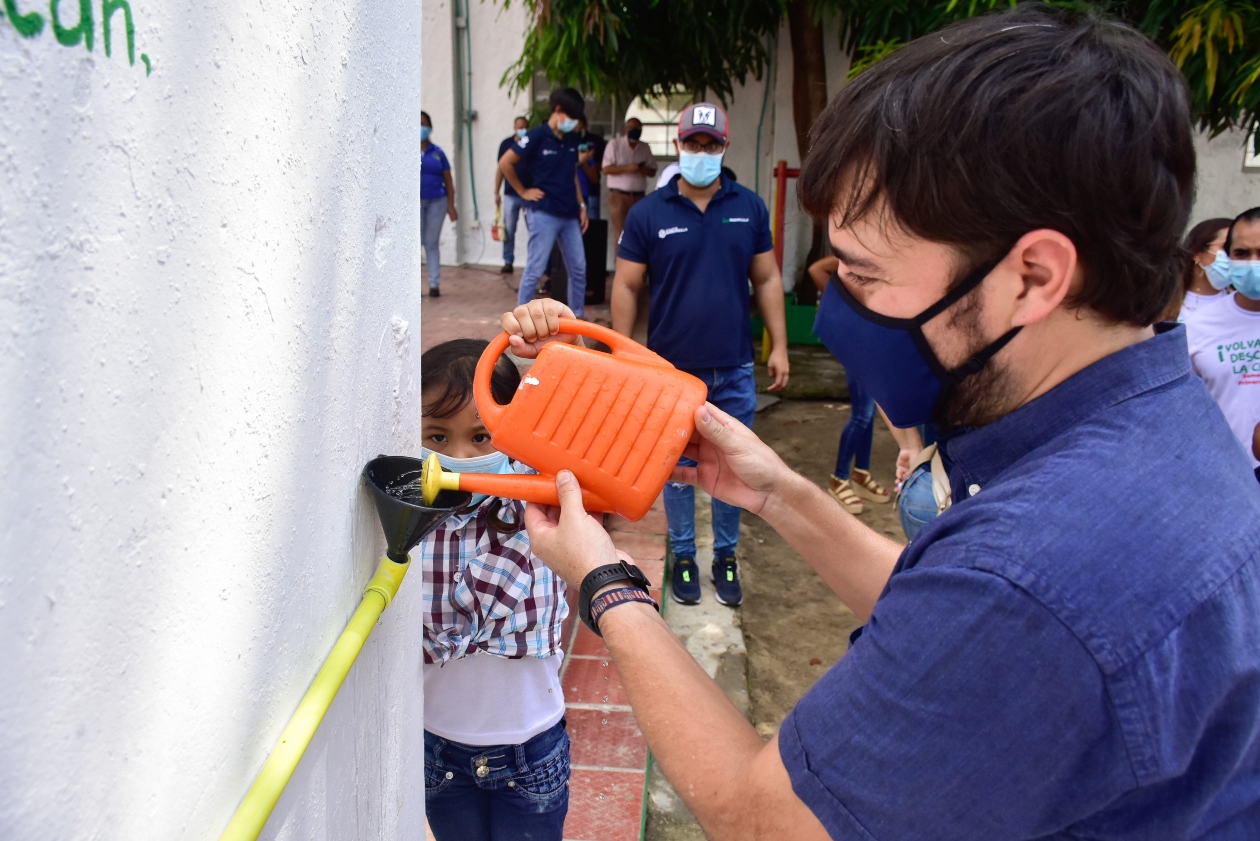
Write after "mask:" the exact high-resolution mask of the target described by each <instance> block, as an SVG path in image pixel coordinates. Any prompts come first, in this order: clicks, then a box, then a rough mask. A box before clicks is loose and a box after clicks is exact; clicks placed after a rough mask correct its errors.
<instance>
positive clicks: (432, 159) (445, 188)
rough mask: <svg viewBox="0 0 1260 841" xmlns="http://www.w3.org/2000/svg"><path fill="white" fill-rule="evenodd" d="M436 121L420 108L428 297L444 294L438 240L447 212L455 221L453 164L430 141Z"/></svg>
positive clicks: (422, 231)
mask: <svg viewBox="0 0 1260 841" xmlns="http://www.w3.org/2000/svg"><path fill="white" fill-rule="evenodd" d="M432 131H433V121H432V120H431V119H429V114H428V112H426V111H421V112H420V242H421V244H423V245H424V264H425V265H426V266H428V268H429V297H430V298H436V297H438V296H439V295H441V294H442V290H441V286H440V284H441V283H442V255H441V253H440V252H439V250H438V243H439V242H440V241H441V239H442V223H443V221H444V218H445V217H447V216H450V217H451V221H452V222H454V221H455V220H456V219H458V218H459V212H458V211H457V210H455V182H454V181H452V180H451V164H450V161H448V160H447V159H446V153H445V152H443V151H442V150H441V149H440V148H438V145H437V144H436V143H431V142H429V134H430V133H431V132H432Z"/></svg>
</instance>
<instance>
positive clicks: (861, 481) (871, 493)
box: [852, 467, 892, 502]
mask: <svg viewBox="0 0 1260 841" xmlns="http://www.w3.org/2000/svg"><path fill="white" fill-rule="evenodd" d="M852 475H853V487H854V488H857V489H858V490H859V491H861V492H862V493H863V494H864V495H865V496H867V497H869V498H870V499H872V500H874V501H875V502H888V501H889V500H890V499H892V494H890V493H889V492H888V489H887V488H885V487H884V486H883V485H881V484H880V483H879V482H876V481H875V477H873V476H871V474H870V471H867V470H861V469H859V468H857V467H855V468H853V474H852ZM863 477H865V478H863Z"/></svg>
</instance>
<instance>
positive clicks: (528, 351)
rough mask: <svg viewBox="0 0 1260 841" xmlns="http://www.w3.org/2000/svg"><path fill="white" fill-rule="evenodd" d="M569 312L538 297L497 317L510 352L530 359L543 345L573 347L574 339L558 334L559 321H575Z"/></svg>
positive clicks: (557, 303)
mask: <svg viewBox="0 0 1260 841" xmlns="http://www.w3.org/2000/svg"><path fill="white" fill-rule="evenodd" d="M576 317H577V316H575V315H574V314H573V310H571V309H569V308H568V307H566V306H565V305H564V304H562V303H560V302H559V301H556V300H553V299H551V298H538V299H536V300H533V301H530V302H529V303H528V304H522V305H521V306H519V307H517V308H516V309H514V310H512V311H511V312H505V313H503V315H501V316H499V326H500V327H502V328H503V331H504V332H505V333H507V334H508V335H509V336H510V338H509V339H508V345H509V346H510V347H511V348H512V353H514V354H516V355H517V356H519V357H521V358H522V359H533V358H534V357H536V356H538V351H540V350H542V346H543V345H545V344H547V342H567V343H569V344H574V343H576V342H577V341H578V337H577V336H575V335H574V334H572V333H561V332H560V319H561V318H576Z"/></svg>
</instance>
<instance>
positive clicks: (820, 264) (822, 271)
mask: <svg viewBox="0 0 1260 841" xmlns="http://www.w3.org/2000/svg"><path fill="white" fill-rule="evenodd" d="M838 268H840V258H839V257H837V256H836V255H834V254H829V255H827V256H826V257H823V258H822V259H821V260H815V261H814V263H813V265H811V266H810V267H809V279H810V280H812V281H814V286H816V287H818V291H819V292H822V291H824V290H826V288H827V281H828V280H830V279H831V276H832V275H833V274H835V273H836V269H838Z"/></svg>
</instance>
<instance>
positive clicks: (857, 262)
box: [831, 245, 883, 272]
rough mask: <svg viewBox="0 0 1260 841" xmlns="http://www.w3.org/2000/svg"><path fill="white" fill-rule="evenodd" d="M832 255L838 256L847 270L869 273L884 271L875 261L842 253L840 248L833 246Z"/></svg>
mask: <svg viewBox="0 0 1260 841" xmlns="http://www.w3.org/2000/svg"><path fill="white" fill-rule="evenodd" d="M831 253H832V254H834V255H836V258H837V259H839V260H840V262H841V263H843V264H844V266H845V268H849V269H863V270H865V271H868V272H879V271H883V267H882V266H880V265H879V264H878V263H876V262H875V261H873V260H867V259H866V258H864V257H856V256H854V255H852V254H846V253H845V252H844V251H841V250H840V249H839V248H836V247H835V246H834V245H833V246H831Z"/></svg>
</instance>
